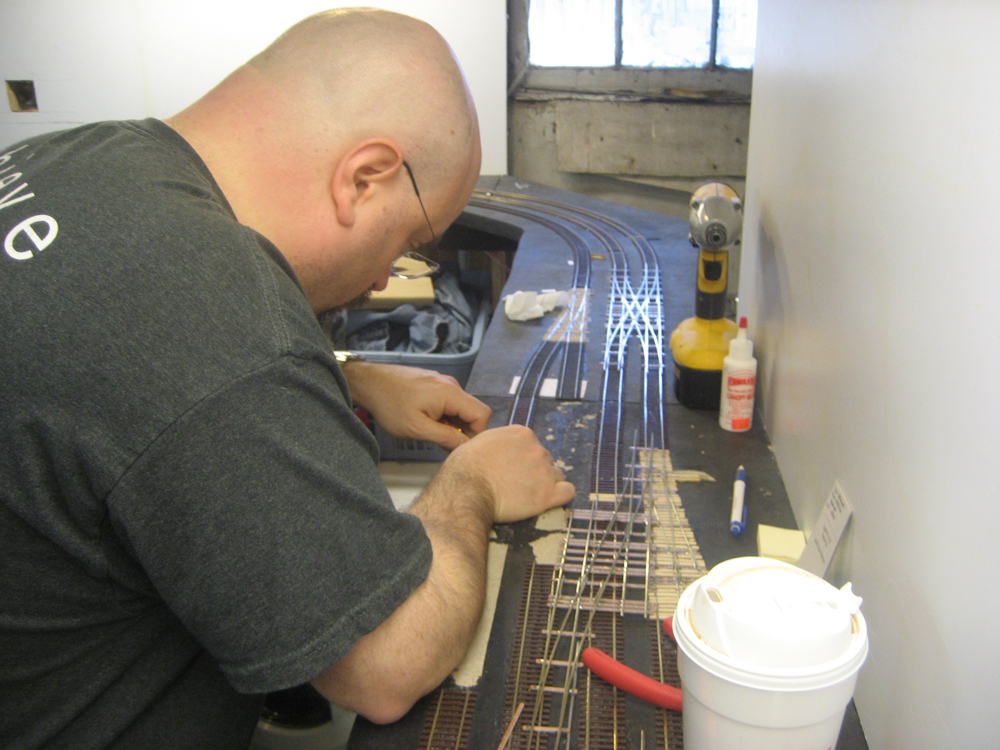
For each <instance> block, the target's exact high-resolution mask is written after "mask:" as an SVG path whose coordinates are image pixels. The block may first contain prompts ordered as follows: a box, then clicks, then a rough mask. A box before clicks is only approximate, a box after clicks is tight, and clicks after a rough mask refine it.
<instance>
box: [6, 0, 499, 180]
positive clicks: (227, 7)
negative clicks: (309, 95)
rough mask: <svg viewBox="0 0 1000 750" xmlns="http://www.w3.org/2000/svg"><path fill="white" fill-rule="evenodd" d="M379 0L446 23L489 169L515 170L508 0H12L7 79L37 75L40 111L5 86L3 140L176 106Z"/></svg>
mask: <svg viewBox="0 0 1000 750" xmlns="http://www.w3.org/2000/svg"><path fill="white" fill-rule="evenodd" d="M348 5H372V6H378V7H383V8H387V9H389V10H396V11H399V12H403V13H407V14H409V15H412V16H416V17H418V18H422V19H424V20H426V21H427V22H429V23H431V24H432V25H434V26H435V27H436V28H437V29H438V30H439V31H440V32H441V33H442V34H443V35H444V37H445V38H446V39H447V40H448V42H449V43H450V44H451V46H452V47H453V48H454V49H455V53H456V55H457V56H458V58H459V61H460V62H461V63H462V66H463V68H464V69H465V72H466V76H467V77H468V79H469V85H470V88H471V89H472V94H473V97H474V98H475V100H476V105H477V107H478V109H479V119H480V129H481V133H482V140H483V166H482V171H483V173H484V174H506V173H507V93H506V75H507V73H506V70H507V63H506V60H507V32H506V3H505V1H504V0H475V2H467V1H466V0H371V1H369V0H365V2H337V0H327V1H326V2H324V0H278V1H275V2H262V1H260V0H258V1H257V2H254V0H2V2H0V80H21V79H27V80H33V81H34V82H35V88H36V93H37V97H38V103H39V112H37V113H26V112H20V113H15V112H10V111H9V108H8V107H7V106H6V99H5V97H4V98H0V145H7V144H9V143H11V142H13V141H15V140H19V139H21V138H24V137H26V136H28V135H32V134H34V133H40V132H45V131H48V130H54V129H57V128H62V127H67V126H70V125H73V124H78V123H83V122H90V121H93V120H101V119H113V118H138V117H150V116H151V117H169V116H170V115H172V114H174V113H175V112H177V111H178V110H180V109H182V108H184V107H185V106H187V105H188V104H190V103H191V102H192V101H194V100H195V99H197V98H198V97H199V96H201V95H202V94H203V93H205V91H207V90H208V89H210V88H211V87H212V86H214V85H215V84H216V83H218V82H219V81H220V80H221V79H222V78H223V77H224V76H226V75H227V74H228V73H229V72H230V71H232V70H233V69H234V68H236V67H237V66H238V65H240V64H242V63H243V62H245V61H246V60H247V59H249V58H250V57H251V56H252V55H254V54H256V53H257V52H259V51H260V50H261V49H263V48H264V47H265V46H266V45H267V44H269V43H270V42H271V40H273V39H274V38H275V37H277V36H278V35H279V34H280V33H281V32H282V31H284V30H285V29H286V28H288V27H289V26H291V25H292V24H293V23H295V22H296V21H298V20H300V19H301V18H304V17H305V16H307V15H310V14H311V13H315V12H316V11H318V10H323V9H325V8H328V7H340V6H348Z"/></svg>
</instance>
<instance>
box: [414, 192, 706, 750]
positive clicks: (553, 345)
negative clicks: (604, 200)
mask: <svg viewBox="0 0 1000 750" xmlns="http://www.w3.org/2000/svg"><path fill="white" fill-rule="evenodd" d="M469 204H470V205H471V206H475V207H478V208H485V209H489V210H491V211H498V212H501V213H506V214H509V215H512V216H517V217H518V218H520V219H523V220H526V221H530V222H534V223H536V224H539V225H541V226H543V227H545V228H546V229H548V230H550V231H552V232H553V233H554V234H555V235H556V236H558V237H559V238H561V239H562V240H563V241H564V242H565V243H566V246H567V248H568V250H569V252H570V254H571V260H572V262H573V268H574V273H573V279H572V288H573V290H574V295H573V297H572V300H571V305H570V306H569V307H568V308H566V309H565V310H564V311H563V312H562V314H561V315H560V316H559V317H558V318H557V320H556V322H555V323H554V324H553V325H552V326H551V327H550V329H549V330H548V331H547V333H546V334H545V336H544V337H543V340H542V341H541V342H540V343H539V344H538V345H537V346H536V347H535V349H534V350H533V351H532V352H531V354H530V355H529V357H528V359H527V361H526V362H525V367H524V370H523V372H522V374H521V375H520V378H519V382H518V385H517V387H516V389H515V393H514V399H513V403H512V406H511V410H510V416H509V420H510V423H512V424H515V423H516V424H526V425H530V424H531V421H532V418H533V416H534V412H535V406H536V404H537V401H538V398H539V392H540V390H541V387H542V384H543V383H544V382H545V379H546V376H547V375H548V373H549V371H550V370H551V369H552V367H553V365H554V363H556V362H558V363H559V364H560V368H559V375H558V386H557V394H558V398H561V399H576V398H581V397H582V395H583V394H582V387H581V383H582V380H583V377H584V374H585V373H584V362H585V359H584V354H585V344H586V340H587V336H586V328H587V320H588V315H589V312H590V310H589V303H590V299H591V289H590V287H591V284H592V278H593V268H592V259H593V257H592V256H599V257H606V258H607V259H609V260H610V263H611V273H610V277H609V287H610V288H609V291H608V300H607V325H606V328H605V337H604V342H603V356H602V360H601V367H602V375H603V377H602V382H601V391H600V402H599V406H598V408H599V415H598V422H597V426H596V436H595V440H594V449H593V457H592V458H593V460H592V469H591V474H590V488H589V492H588V498H589V499H588V502H586V503H585V504H584V505H583V507H574V508H573V510H572V513H571V518H570V521H569V525H568V528H567V531H566V540H565V544H564V547H563V550H562V555H561V560H560V563H559V564H558V565H557V566H554V568H553V569H551V570H545V571H544V575H540V573H542V571H540V569H539V566H536V565H535V564H534V563H532V565H531V569H530V573H529V575H528V580H527V582H526V595H525V603H524V605H523V606H524V611H523V612H522V625H521V631H520V633H519V634H518V638H517V648H516V651H517V653H516V656H515V658H516V660H517V661H516V664H515V665H513V666H512V680H511V684H510V686H509V690H508V701H507V703H508V711H509V713H510V715H513V714H514V713H515V711H516V713H517V715H518V716H519V717H521V718H520V719H518V718H516V717H514V718H511V719H510V726H509V727H508V731H507V732H506V733H505V735H504V738H503V740H502V743H501V750H502V749H503V748H508V747H509V748H512V749H517V750H542V748H545V749H546V750H562V749H563V748H565V749H566V750H569V748H571V747H582V748H595V750H596V749H597V748H606V747H614V748H617V747H618V746H619V743H620V741H621V740H622V739H623V735H622V733H623V731H624V726H625V723H626V722H625V718H624V716H622V715H620V714H622V712H623V710H624V709H623V708H622V703H621V699H620V696H618V695H617V691H616V690H613V689H611V688H610V687H609V686H607V685H606V684H605V683H603V682H602V681H594V680H591V677H590V674H589V671H588V670H586V669H585V668H583V667H581V664H580V654H581V653H582V651H583V649H584V648H586V646H587V645H590V644H591V643H592V642H594V641H595V639H604V641H605V642H606V643H607V644H609V645H608V646H607V648H608V650H609V653H611V655H612V656H613V657H615V658H621V656H620V654H619V650H620V648H621V646H620V639H621V637H622V636H621V631H622V630H623V628H624V625H623V623H624V620H623V618H625V617H626V616H628V617H641V618H647V619H651V620H652V623H653V631H654V632H653V633H651V638H650V640H651V641H652V643H651V649H652V651H653V654H654V658H653V661H654V664H655V669H656V670H657V672H658V676H659V678H660V679H661V680H664V679H667V676H668V675H667V672H668V671H669V670H668V669H666V668H665V666H664V664H665V656H664V646H663V643H662V641H661V638H660V628H659V627H658V625H659V622H658V620H659V618H660V617H662V616H663V615H664V613H665V612H667V611H669V613H672V611H673V609H672V606H671V605H672V604H674V605H675V604H676V598H677V596H679V594H680V591H681V590H683V588H684V587H685V586H686V584H687V583H688V582H689V581H691V580H694V579H695V578H697V577H699V576H700V575H701V574H702V572H703V571H704V563H703V562H702V561H701V557H700V554H699V553H698V551H697V546H696V545H695V544H694V539H693V535H691V534H690V528H689V527H687V525H686V519H685V518H684V515H683V509H682V508H681V507H680V504H679V501H678V499H677V497H676V480H677V476H676V473H675V472H673V470H672V467H671V466H670V463H669V456H668V454H667V452H666V448H667V439H666V423H665V418H664V409H663V403H664V400H665V395H666V394H665V374H666V372H665V370H664V367H665V362H666V361H667V357H666V352H665V339H664V330H663V310H664V304H663V289H662V284H661V278H660V269H659V265H658V262H657V259H656V255H655V253H654V251H653V248H652V247H651V246H650V244H649V242H648V241H647V240H646V239H645V238H644V237H642V236H640V235H638V234H637V233H635V232H634V231H633V230H632V229H631V228H630V227H628V226H627V225H625V224H623V223H621V222H619V221H617V220H616V219H614V218H613V217H609V216H605V215H602V214H598V213H596V212H592V211H587V210H585V209H581V208H579V207H576V206H571V205H567V204H563V203H558V202H555V201H549V200H544V199H537V198H528V197H526V196H523V195H518V194H513V193H505V192H497V191H476V193H474V195H473V199H472V200H471V201H470V203H469ZM591 243H594V245H595V247H596V249H597V250H599V251H600V252H599V253H595V252H593V251H592V250H591ZM630 355H631V357H630ZM636 358H638V365H639V366H638V368H636V367H635V366H634V365H633V367H632V368H631V372H632V374H633V377H634V372H635V370H636V369H638V371H639V384H638V385H639V388H640V390H641V394H642V395H641V398H640V399H639V402H640V404H641V415H640V416H639V423H640V425H639V427H638V428H636V429H634V430H633V433H632V435H631V440H627V439H624V438H623V430H624V429H625V421H626V419H625V417H626V415H625V404H626V397H625V388H626V381H627V378H628V376H629V373H630V369H629V367H628V365H629V363H630V362H631V360H632V359H636ZM626 452H628V454H629V455H628V458H627V459H626V458H625V457H624V455H623V454H624V453H626ZM685 527H687V533H685V532H684V528H685ZM540 578H541V580H539V579H540ZM545 578H547V579H548V584H547V585H546V583H545V580H544V579H545ZM545 589H547V590H548V593H547V596H545V595H544V590H545ZM539 596H542V597H543V598H544V601H545V605H544V606H545V608H546V611H545V613H544V614H543V615H542V616H541V618H539V614H541V613H537V610H532V607H533V606H537V605H533V602H534V601H535V600H536V599H538V598H539ZM665 607H668V608H669V610H666V609H664V608H665ZM598 631H600V632H598ZM581 677H582V678H583V684H582V686H581V684H580V681H581ZM442 692H445V691H442ZM580 696H583V698H582V700H583V704H584V705H583V706H582V708H580V707H579V706H578V701H577V699H578V697H580ZM522 704H523V707H524V709H525V710H524V712H523V714H522V713H521V707H522ZM439 705H440V704H439ZM515 705H516V706H517V707H518V708H517V709H515V708H514V706H515ZM529 708H530V710H528V709H529ZM466 710H468V704H466V706H465V710H463V711H462V712H460V716H459V717H458V718H457V721H458V722H459V724H460V726H462V727H465V726H467V725H468V717H467V716H466V712H465V711H466ZM661 713H662V714H663V715H662V717H661V726H662V727H666V726H667V724H668V720H669V717H667V716H666V713H667V712H666V711H665V710H662V711H661ZM437 724H438V722H437V716H436V714H435V720H434V721H433V723H432V726H433V727H434V729H433V730H432V731H431V733H430V736H427V731H426V730H425V733H424V734H425V737H424V741H423V742H422V745H421V746H422V747H425V748H431V747H443V746H445V745H442V744H441V743H440V742H439V740H437V739H434V733H435V731H437ZM609 727H610V729H609ZM662 731H663V736H664V737H666V736H667V735H668V734H671V736H674V737H677V736H679V729H677V728H676V727H675V728H674V729H672V730H671V731H670V732H668V731H667V730H666V729H665V728H664V729H663V730H662ZM448 736H449V737H451V736H456V737H459V738H460V737H461V732H460V731H457V732H456V731H452V732H450V733H449V735H448ZM641 738H642V743H643V744H644V743H645V732H644V731H643V732H642V733H641ZM574 743H575V744H574ZM658 746H664V745H663V744H662V743H661V744H659V745H658ZM456 747H458V745H456Z"/></svg>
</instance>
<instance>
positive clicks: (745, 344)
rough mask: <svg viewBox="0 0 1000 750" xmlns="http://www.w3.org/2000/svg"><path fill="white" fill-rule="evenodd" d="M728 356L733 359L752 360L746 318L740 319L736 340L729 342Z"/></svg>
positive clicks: (751, 347)
mask: <svg viewBox="0 0 1000 750" xmlns="http://www.w3.org/2000/svg"><path fill="white" fill-rule="evenodd" d="M729 356H730V357H732V358H733V359H752V358H753V342H752V341H751V340H750V339H748V338H747V319H746V316H743V317H742V318H740V330H739V332H737V334H736V338H734V339H731V340H730V341H729Z"/></svg>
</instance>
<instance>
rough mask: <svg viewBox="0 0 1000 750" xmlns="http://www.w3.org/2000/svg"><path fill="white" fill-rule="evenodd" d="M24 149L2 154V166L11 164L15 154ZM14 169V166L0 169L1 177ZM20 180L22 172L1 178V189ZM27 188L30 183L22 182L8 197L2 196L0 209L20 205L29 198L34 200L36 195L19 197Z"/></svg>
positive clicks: (29, 194) (0, 159)
mask: <svg viewBox="0 0 1000 750" xmlns="http://www.w3.org/2000/svg"><path fill="white" fill-rule="evenodd" d="M22 148H26V147H25V146H21V148H15V149H14V150H13V151H8V152H7V153H6V154H0V166H3V165H4V164H6V163H7V162H9V161H10V160H11V158H12V157H13V156H14V154H16V153H17V152H18V151H20V150H21V149H22ZM13 168H14V165H13V164H11V165H10V166H9V167H7V168H6V169H0V175H2V174H3V173H4V172H7V171H9V170H11V169H13ZM19 179H21V173H20V172H14V173H13V174H9V175H7V176H6V177H3V178H0V189H3V188H5V187H7V186H8V185H10V184H12V183H14V182H17V181H18V180H19ZM26 187H28V183H27V182H22V183H21V184H20V185H18V186H17V187H16V188H14V189H13V190H11V191H10V192H9V193H7V194H6V195H0V209H4V208H7V207H8V206H13V205H14V204H15V203H20V202H21V201H26V200H28V198H34V197H35V194H34V193H27V194H25V195H17V194H18V193H20V192H21V191H22V190H24V189H25V188H26ZM15 195H17V197H16V198H15V197H14V196H15Z"/></svg>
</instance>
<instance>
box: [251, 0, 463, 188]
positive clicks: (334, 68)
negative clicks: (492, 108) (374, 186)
mask: <svg viewBox="0 0 1000 750" xmlns="http://www.w3.org/2000/svg"><path fill="white" fill-rule="evenodd" d="M248 66H249V67H251V68H253V69H254V70H256V71H258V72H259V73H260V74H261V75H262V76H263V77H264V78H265V79H267V80H268V81H270V82H272V83H274V84H275V85H277V86H279V87H280V88H281V89H282V90H284V91H285V92H286V93H287V94H288V95H289V97H290V98H293V99H294V104H293V106H294V107H295V109H296V111H297V114H298V115H299V120H298V123H299V125H300V126H301V128H302V129H303V131H304V132H303V134H302V135H303V137H305V135H306V133H308V134H309V135H310V137H311V138H315V139H316V143H317V145H320V144H323V143H327V144H329V143H335V144H353V143H357V142H359V141H362V140H365V139H367V138H376V137H386V136H387V137H390V138H393V139H395V140H396V141H398V142H399V144H400V146H401V147H402V148H403V150H404V152H405V154H406V158H407V160H408V161H409V162H410V163H411V164H412V165H413V167H414V169H416V170H417V171H418V172H419V173H420V174H421V176H422V177H424V179H425V181H427V182H432V181H434V180H435V179H436V178H437V176H438V175H440V174H444V173H446V172H448V171H450V168H451V167H452V166H453V164H452V162H453V161H454V159H458V158H462V159H464V158H466V157H467V155H468V154H469V152H470V151H471V149H472V141H473V139H476V138H478V126H477V123H476V121H475V117H476V115H475V108H474V106H473V103H472V97H471V95H470V94H469V90H468V87H467V85H466V81H465V78H464V76H463V75H462V71H461V69H460V67H459V65H458V62H457V61H456V59H455V56H454V53H453V52H452V50H451V48H450V47H449V46H448V44H447V42H446V41H445V40H444V39H443V38H442V37H441V35H440V34H439V33H438V32H437V31H436V30H435V29H434V28H433V27H432V26H430V25H429V24H427V23H425V22H423V21H420V20H417V19H415V18H411V17H409V16H405V15H401V14H399V13H393V12H390V11H386V10H379V9H374V8H344V9H337V10H330V11H325V12H322V13H317V14H315V15H313V16H310V17H308V18H306V19H305V20H303V21H300V22H299V23H297V24H296V25H295V26H293V27H292V28H290V29H289V30H288V31H286V32H285V33H284V34H282V35H281V36H280V37H278V39H276V40H275V41H274V42H273V43H272V44H271V45H270V46H269V47H268V48H267V49H265V50H264V51H263V52H261V53H260V54H258V55H256V56H255V57H254V58H252V59H251V60H250V62H249V63H248Z"/></svg>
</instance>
